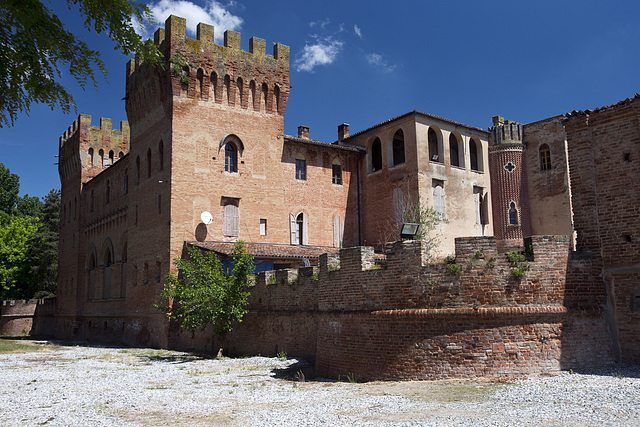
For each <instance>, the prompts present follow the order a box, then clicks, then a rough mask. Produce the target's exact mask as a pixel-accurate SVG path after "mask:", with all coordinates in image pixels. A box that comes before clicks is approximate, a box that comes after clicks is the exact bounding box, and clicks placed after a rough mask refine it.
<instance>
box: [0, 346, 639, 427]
mask: <svg viewBox="0 0 640 427" xmlns="http://www.w3.org/2000/svg"><path fill="white" fill-rule="evenodd" d="M42 346H43V349H42V350H40V351H37V352H27V353H5V354H0V425H3V426H4V425H6V426H22V425H25V426H33V425H47V426H102V425H131V426H138V425H140V426H147V425H250V426H276V425H277V426H305V425H310V426H311V425H313V426H315V425H326V426H336V425H430V426H431V425H434V426H439V425H456V426H457V425H467V426H509V425H538V426H543V425H544V426H555V425H575V426H603V425H624V426H629V425H640V366H634V365H631V366H630V365H619V366H616V367H614V368H611V369H609V370H601V371H594V372H591V373H571V372H562V373H559V374H554V375H544V376H532V377H530V378H528V379H518V380H513V381H510V382H508V383H496V382H489V381H438V382H427V381H425V382H384V383H382V382H372V383H363V384H361V383H350V382H334V381H321V380H317V379H316V380H313V381H307V382H297V381H292V380H289V379H284V378H282V375H278V373H281V372H282V370H284V369H285V368H288V367H291V366H292V365H294V364H295V363H302V362H300V361H298V360H296V359H292V358H289V359H287V360H279V359H277V358H266V357H252V358H247V359H225V360H212V359H205V358H199V357H196V356H193V355H190V354H188V353H180V352H173V351H166V350H150V349H132V348H103V347H91V346H72V345H62V346H52V345H50V344H45V343H44V342H43V343H42ZM294 370H295V369H294Z"/></svg>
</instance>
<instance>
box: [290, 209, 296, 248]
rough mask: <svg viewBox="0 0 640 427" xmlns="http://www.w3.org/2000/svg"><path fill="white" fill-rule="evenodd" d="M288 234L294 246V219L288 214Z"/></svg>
mask: <svg viewBox="0 0 640 427" xmlns="http://www.w3.org/2000/svg"><path fill="white" fill-rule="evenodd" d="M289 234H290V235H291V237H290V238H291V244H292V245H295V244H297V243H298V242H296V217H295V216H294V215H293V214H292V213H290V214H289Z"/></svg>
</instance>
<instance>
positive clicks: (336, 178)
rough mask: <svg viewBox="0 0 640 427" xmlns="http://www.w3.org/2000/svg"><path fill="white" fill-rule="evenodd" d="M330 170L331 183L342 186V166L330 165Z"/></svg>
mask: <svg viewBox="0 0 640 427" xmlns="http://www.w3.org/2000/svg"><path fill="white" fill-rule="evenodd" d="M331 169H332V182H333V183H334V184H337V185H342V165H336V164H333V165H331Z"/></svg>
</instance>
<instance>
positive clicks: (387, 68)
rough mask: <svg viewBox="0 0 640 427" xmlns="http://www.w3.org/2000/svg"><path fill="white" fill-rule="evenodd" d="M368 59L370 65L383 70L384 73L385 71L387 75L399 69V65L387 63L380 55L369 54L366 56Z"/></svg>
mask: <svg viewBox="0 0 640 427" xmlns="http://www.w3.org/2000/svg"><path fill="white" fill-rule="evenodd" d="M366 58H367V62H368V63H369V64H371V65H375V66H376V67H380V68H382V71H384V72H385V73H390V72H392V71H393V70H395V69H396V67H397V65H389V64H388V63H387V61H385V60H384V58H383V57H382V55H380V54H378V53H368V54H367V55H366Z"/></svg>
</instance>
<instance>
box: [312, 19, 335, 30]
mask: <svg viewBox="0 0 640 427" xmlns="http://www.w3.org/2000/svg"><path fill="white" fill-rule="evenodd" d="M330 23H331V20H330V19H329V18H325V19H324V21H311V22H309V27H311V28H313V27H320V28H322V29H323V30H324V29H325V28H326V27H327V25H329V24H330Z"/></svg>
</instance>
